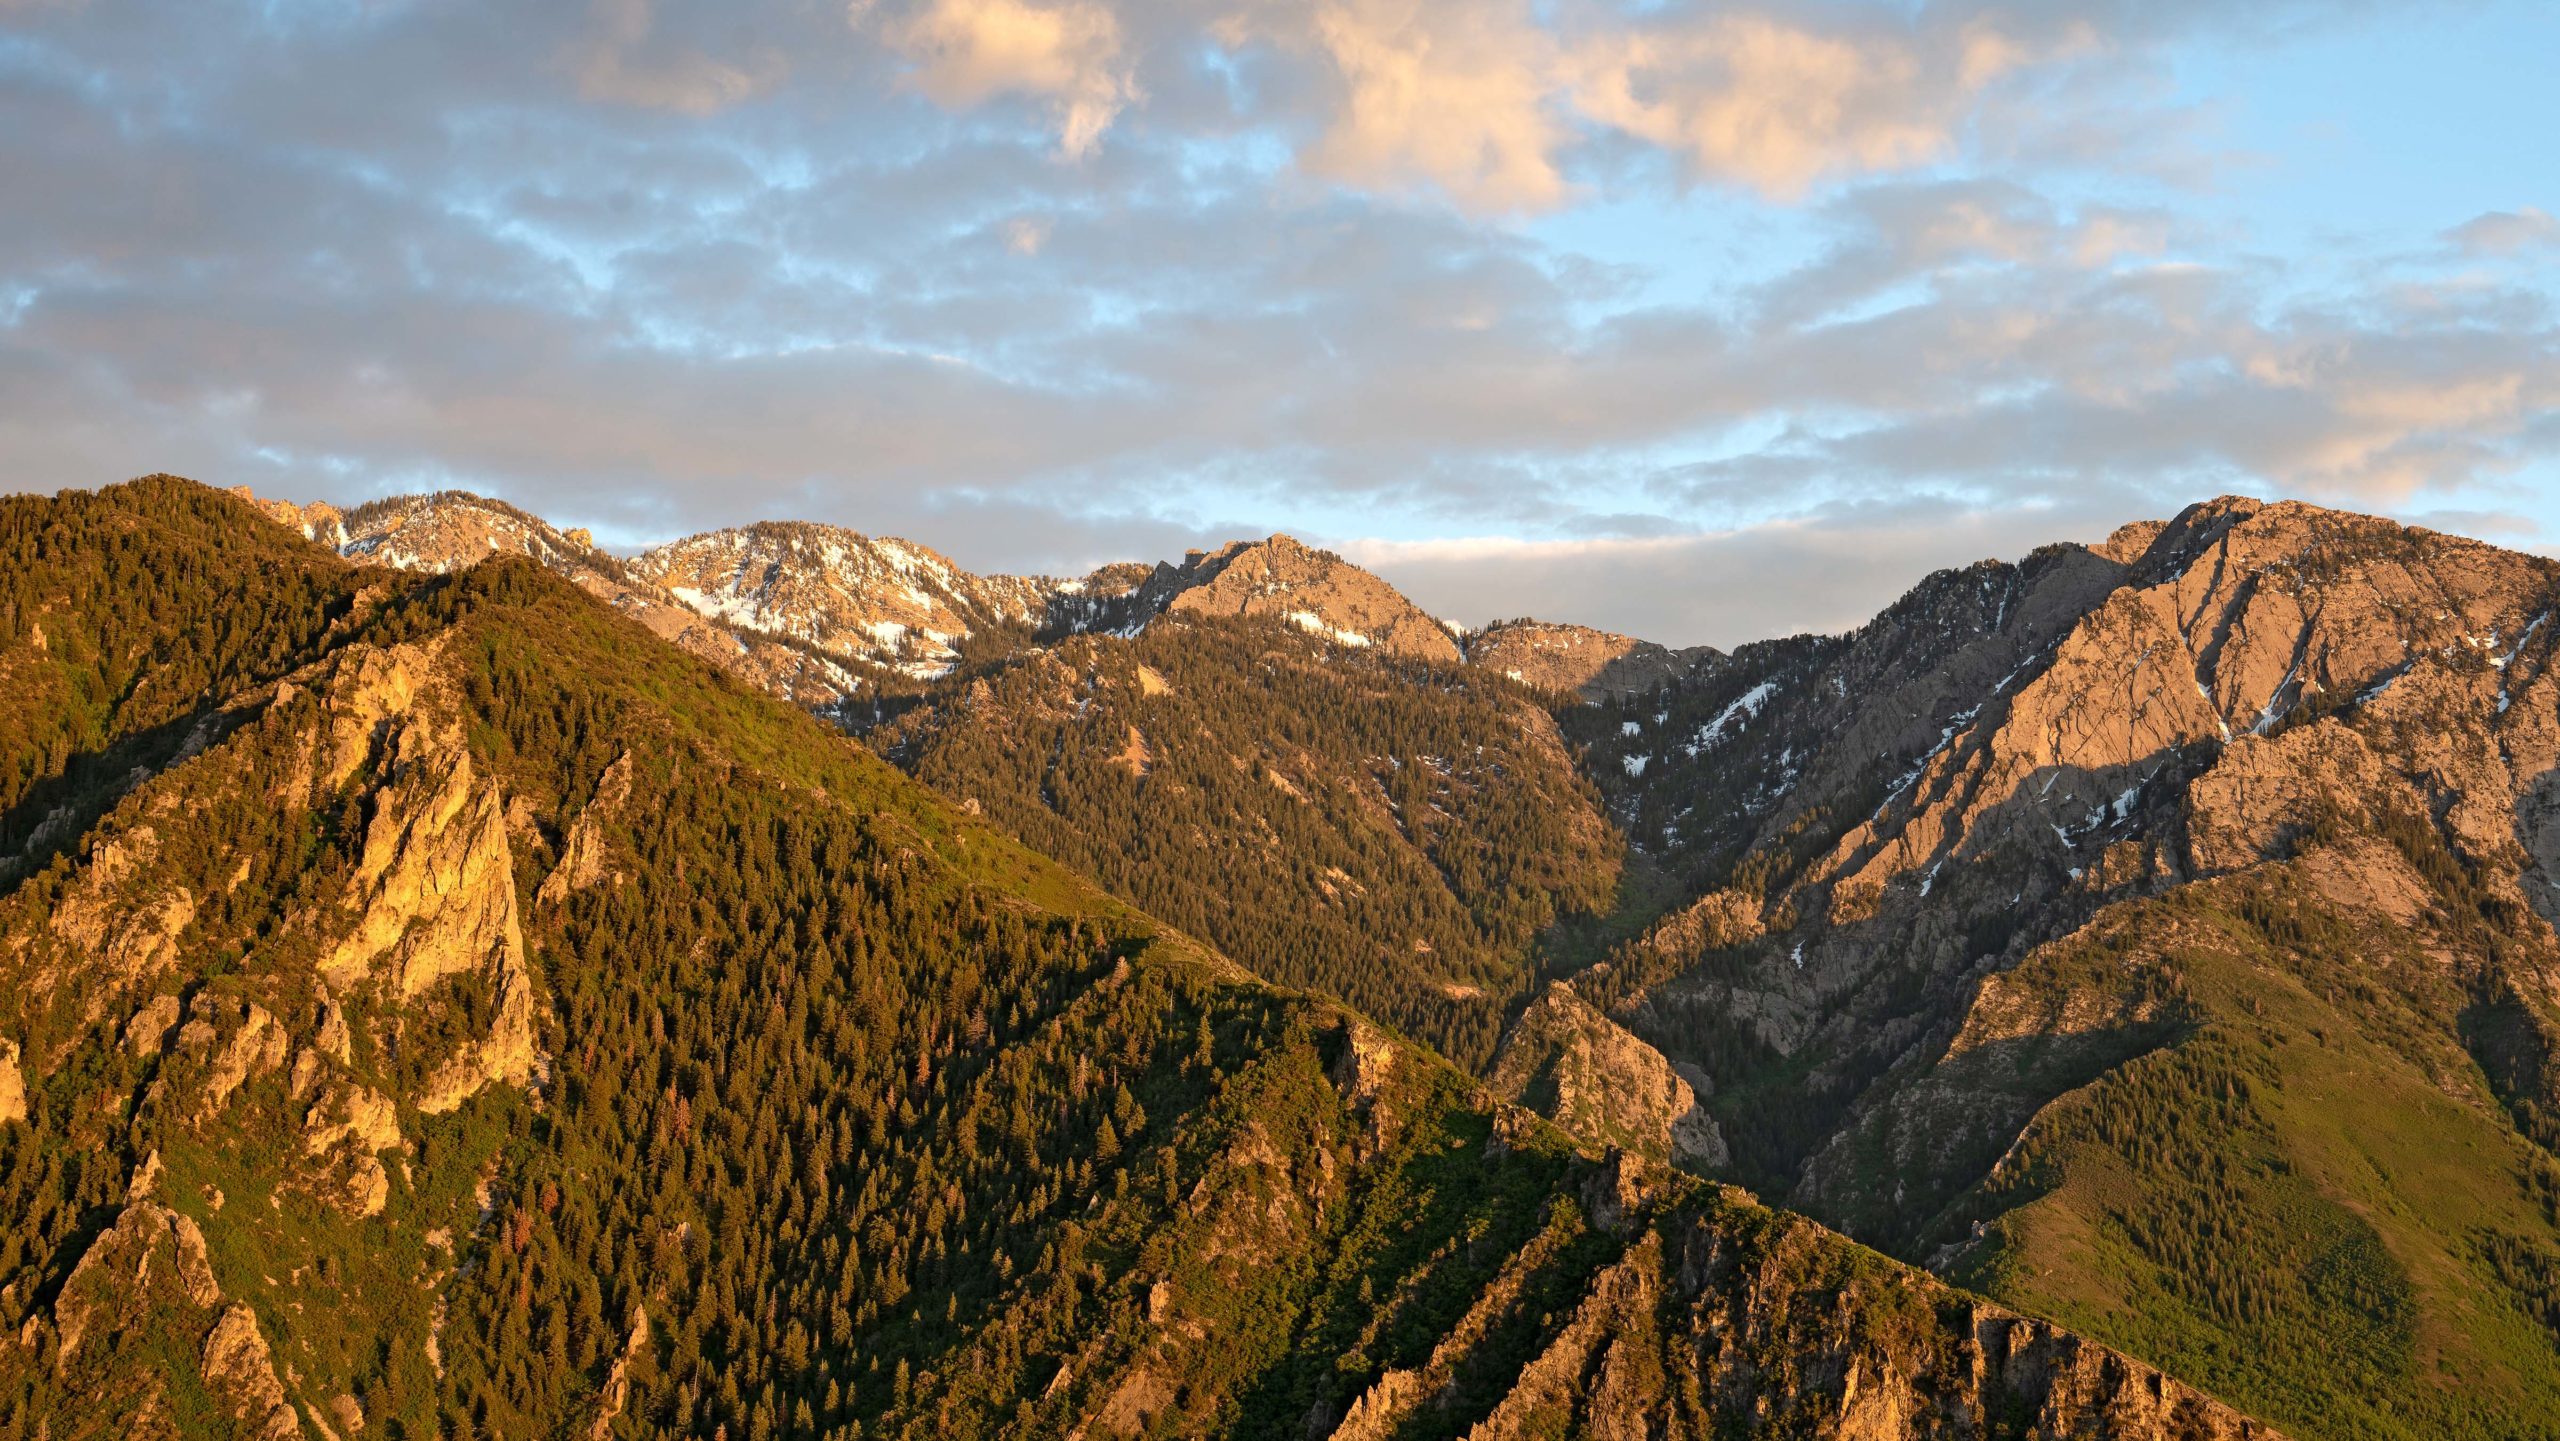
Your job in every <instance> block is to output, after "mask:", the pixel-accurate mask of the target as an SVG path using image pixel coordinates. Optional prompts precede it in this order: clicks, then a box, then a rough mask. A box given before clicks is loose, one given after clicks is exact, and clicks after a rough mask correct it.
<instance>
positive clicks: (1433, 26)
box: [0, 0, 2560, 642]
mask: <svg viewBox="0 0 2560 1441" xmlns="http://www.w3.org/2000/svg"><path fill="white" fill-rule="evenodd" d="M2390 13H2392V7H2390V6H2387V5H2384V4H2382V3H2380V0H2375V3H2373V4H2370V5H2366V6H2346V7H2340V6H2326V7H2313V6H2276V7H2269V6H2264V5H2251V6H2239V5H2222V4H2213V3H2207V0H2181V3H2172V4H2166V5H2163V4H2145V5H2135V4H2131V3H2129V0H2124V3H2114V4H2109V3H2079V4H2071V5H2051V4H2034V5H2029V4H2026V3H2023V0H2020V3H2016V4H2003V3H1991V0H1978V3H1965V4H1928V5H1920V6H1911V5H1904V4H1884V3H1854V0H1843V3H1837V4H1827V5H1823V6H1789V7H1770V8H1766V9H1754V8H1750V7H1743V6H1725V5H1716V6H1706V5H1699V6H1683V5H1676V4H1675V5H1669V6H1660V5H1653V6H1644V7H1639V8H1629V9H1618V8H1614V7H1609V6H1598V5H1593V6H1577V5H1564V6H1555V5H1547V4H1541V5H1539V6H1537V7H1534V8H1532V7H1530V6H1528V5H1526V4H1515V3H1509V0H1313V3H1297V0H1291V3H1285V4H1284V3H1280V0H1235V3H1232V4H1218V5H1209V6H1202V5H1198V4H1194V3H1184V4H1180V5H1175V4H1169V3H1161V0H864V3H858V4H855V5H852V6H849V7H848V6H844V5H841V4H838V3H834V0H830V3H826V4H802V3H794V4H787V5H785V4H740V5H724V6H710V5H695V4H677V3H672V0H594V3H592V4H590V5H587V6H584V7H532V8H530V9H528V8H526V7H519V6H505V5H499V4H496V3H494V0H441V3H434V4H428V3H413V4H400V3H378V4H368V5H361V6H359V5H338V4H307V5H286V6H246V5H238V6H235V5H229V4H221V3H215V4H208V5H205V6H201V7H186V8H183V9H179V10H171V9H169V8H168V7H157V6H148V5H144V4H141V3H139V0H133V3H128V0H88V3H86V4H68V3H63V4H48V5H36V6H28V5H24V4H21V5H16V6H10V7H7V8H5V9H0V194H5V195H8V196H11V197H13V198H15V197H35V200H34V201H33V202H32V203H24V204H18V205H15V206H14V208H13V212H12V220H11V223H10V224H9V225H8V226H5V227H0V476H4V477H5V480H0V483H5V484H10V485H14V486H19V487H25V488H39V489H42V488H52V487H55V486H60V485H90V484H96V483H98V482H100V481H102V480H107V479H113V478H117V477H120V476H123V475H127V474H133V473H138V472H141V471H147V470H156V469H173V470H180V471H184V472H189V473H194V474H198V475H201V476H203V477H204V478H206V479H209V480H217V481H222V482H225V483H237V482H246V483H250V484H253V485H255V486H257V487H258V488H260V489H261V490H264V491H273V492H280V493H283V494H287V495H293V496H300V497H311V496H328V497H333V498H337V499H341V500H345V499H356V498H362V497H363V496H365V495H369V494H376V493H381V492H383V491H386V490H391V489H399V488H417V487H425V486H437V485H446V484H460V485H467V486H473V487H477V488H481V489H485V490H492V491H496V492H499V493H502V494H505V495H507V496H508V497H509V498H511V499H515V500H517V501H518V502H520V503H523V504H526V505H528V506H531V507H534V508H536V509H539V510H543V511H546V512H549V513H553V514H555V515H557V516H558V517H559V518H561V519H562V520H563V521H564V522H565V523H585V524H590V525H594V526H596V527H597V528H598V529H599V531H600V533H603V534H606V535H608V536H618V537H620V538H621V539H623V540H625V541H627V542H637V541H642V540H649V539H655V538H660V537H663V536H666V535H670V534H674V533H677V532H680V531H683V530H687V529H693V528H699V527H703V526H708V525H715V524H728V523H735V522H738V521H742V520H745V519H749V518H753V517H757V516H767V515H798V516H807V517H811V518H818V519H828V520H835V521H840V522H843V523H848V524H852V525H856V526H860V527H863V528H865V529H870V530H875V531H882V532H904V533H909V534H913V535H916V536H917V537H919V538H921V539H924V540H927V541H930V542H932V543H935V544H937V545H940V546H942V547H944V548H946V549H949V550H951V551H953V552H954V553H955V554H956V555H958V557H959V558H960V559H961V560H963V561H964V562H965V563H968V564H972V565H975V566H979V567H982V568H992V567H1022V568H1059V569H1062V568H1073V567H1076V566H1080V565H1084V564H1089V563H1091V562H1093V561H1096V560H1100V559H1104V558H1118V557H1126V556H1131V555H1156V554H1163V553H1167V552H1170V551H1175V550H1178V549H1179V548H1180V546H1182V545H1183V544H1186V543H1197V542H1200V541H1205V540H1209V539H1214V538H1218V537H1220V536H1222V535H1225V534H1234V533H1244V532H1247V531H1265V530H1270V529H1274V528H1288V529H1292V530H1295V531H1298V532H1301V533H1306V534H1310V535H1311V536H1314V537H1316V538H1320V539H1330V540H1334V541H1337V542H1340V543H1343V544H1345V545H1347V546H1352V547H1353V548H1354V549H1356V550H1358V551H1359V552H1360V553H1362V554H1365V555H1369V556H1371V557H1372V558H1374V559H1376V560H1378V562H1379V563H1380V564H1381V565H1382V566H1383V567H1385V568H1386V569H1387V570H1388V572H1389V573H1390V574H1391V575H1393V576H1395V577H1396V578H1398V579H1399V580H1402V581H1406V582H1407V583H1409V584H1412V585H1414V586H1415V587H1416V589H1417V592H1418V593H1421V594H1423V595H1424V596H1425V598H1426V599H1427V600H1431V601H1432V602H1433V603H1434V604H1441V605H1444V606H1446V607H1448V608H1452V609H1455V610H1457V611H1458V612H1460V613H1461V614H1462V615H1463V616H1464V618H1467V619H1475V620H1480V619H1484V618H1487V616H1489V615H1491V614H1494V613H1497V612H1498V613H1505V614H1508V613H1514V612H1517V611H1522V610H1539V611H1544V612H1547V613H1550V614H1556V615H1560V616H1563V617H1566V618H1575V619H1586V620H1594V621H1597V622H1599V623H1604V624H1611V625H1615V626H1618V627H1620V628H1628V629H1636V630H1640V631H1644V632H1646V633H1648V634H1653V635H1656V636H1659V637H1660V638H1663V639H1666V640H1672V641H1687V640H1701V639H1714V640H1718V641H1724V642H1729V641H1732V640H1736V639H1740V638H1744V637H1745V636H1747V635H1749V634H1753V633H1760V632H1765V631H1768V630H1783V629H1793V628H1797V627H1800V626H1807V625H1825V626H1827V625H1833V624H1838V623H1845V622H1846V621H1848V620H1854V619H1855V618H1857V617H1858V616H1860V615H1863V614H1864V613H1866V612H1867V611H1868V610H1872V609H1873V608H1874V605H1873V602H1874V601H1875V600H1877V599H1879V598H1880V595H1879V594H1878V592H1879V588H1882V587H1891V588H1899V586H1900V585H1902V584H1906V583H1907V582H1908V581H1909V580H1910V579H1912V578H1913V577H1915V576H1916V575H1917V574H1918V572H1919V571H1920V570H1922V569H1925V568H1927V567H1928V566H1929V565H1933V564H1940V563H1952V562H1960V561H1964V560H1970V559H1974V558H1977V557H1978V556H1979V555H1981V554H1986V553H2003V552H2013V551H2015V550H2018V549H2023V548H2024V547H2026V546H2027V545H2031V544H2033V543H2036V542H2038V541H2041V540H2046V539H2052V538H2056V537H2058V536H2065V535H2074V534H2078V535H2088V536H2094V535H2096V534H2100V533H2103V531H2104V530H2105V529H2106V528H2108V527H2109V526H2112V525H2113V524H2114V523H2116V522H2118V521H2120V520H2123V519H2128V518H2132V517H2133V516H2135V515H2139V514H2144V513H2163V512H2165V511H2167V510H2172V509H2174V508H2175V507H2176V506H2177V505H2178V504H2181V503H2183V502H2185V501H2187V500H2191V499H2194V498H2197V497H2199V496H2202V495H2205V494H2210V493H2213V492H2217V491H2222V490H2230V489H2252V490H2261V491H2282V492H2285V493H2292V494H2301V495H2306V496H2311V497H2315V498H2320V499H2325V500H2329V501H2333V502H2339V503H2346V504H2354V505H2361V506H2367V507H2384V508H2393V509H2399V510H2404V511H2427V510H2464V511H2472V512H2478V513H2482V514H2489V513H2493V512H2495V513H2509V512H2512V513H2520V514H2523V515H2524V516H2526V517H2527V519H2526V521H2525V522H2523V523H2525V524H2528V525H2529V524H2531V523H2533V518H2534V517H2536V516H2538V515H2541V514H2543V512H2541V511H2539V510H2537V508H2536V507H2537V505H2538V504H2539V501H2538V499H2537V497H2536V494H2535V492H2537V491H2538V490H2542V489H2545V488H2548V487H2549V486H2550V485H2551V483H2552V477H2553V470H2552V465H2553V459H2554V456H2555V454H2560V423H2556V422H2555V421H2554V418H2553V417H2554V415H2555V413H2560V318H2556V317H2555V311H2554V296H2555V284H2554V270H2555V267H2556V266H2560V234H2555V231H2554V227H2553V222H2552V220H2551V217H2550V215H2549V214H2548V213H2547V212H2546V211H2545V210H2542V209H2538V208H2535V207H2534V206H2533V205H2532V204H2530V203H2527V202H2528V201H2529V200H2530V199H2531V198H2533V197H2532V196H2531V194H2530V190H2529V188H2528V189H2527V190H2525V191H2524V192H2522V193H2521V194H2520V193H2518V192H2516V191H2512V190H2507V189H2496V188H2493V189H2492V190H2489V191H2484V192H2483V193H2481V194H2480V195H2479V196H2478V198H2477V200H2476V201H2475V202H2474V203H2473V204H2471V205H2469V206H2467V207H2465V208H2463V209H2461V210H2459V211H2457V212H2455V213H2450V214H2434V213H2430V214H2426V215H2424V216H2421V217H2419V218H2418V219H2417V220H2416V222H2415V223H2414V224H2413V225H2412V227H2411V228H2410V235H2409V236H2408V237H2401V236H2381V237H2360V236H2352V235H2349V236H2336V237H2310V238H2303V237H2300V236H2294V237H2290V238H2288V239H2286V240H2285V241H2284V242H2283V243H2280V244H2269V243H2267V242H2266V240H2265V239H2264V237H2263V236H2262V235H2260V234H2258V233H2255V232H2253V229H2252V226H2251V225H2250V223H2249V216H2248V214H2247V211H2246V207H2245V206H2238V205H2236V202H2233V201H2231V200H2229V199H2228V198H2227V195H2226V193H2225V192H2223V191H2221V190H2217V189H2216V188H2215V187H2217V186H2221V185H2224V184H2225V182H2224V181H2222V180H2220V179H2218V178H2215V177H2220V176H2223V175H2225V174H2227V173H2229V172H2230V167H2231V166H2233V165H2235V164H2241V163H2243V162H2244V161H2246V159H2247V158H2246V157H2245V156H2244V157H2242V158H2241V160H2234V159H2233V158H2232V153H2230V152H2231V151H2232V150H2233V147H2222V148H2217V147H2216V146H2215V145H2213V144H2208V143H2204V142H2200V141H2199V142H2192V143H2191V142H2189V141H2187V140H2183V139H2179V138H2177V137H2181V136H2184V135H2187V134H2189V133H2190V132H2191V130H2192V127H2193V126H2195V125H2197V124H2199V123H2201V122H2199V121H2198V120H2197V116H2198V114H2199V109H2200V106H2199V102H2197V101H2196V100H2195V99H2194V98H2193V97H2191V96H2188V95H2186V94H2185V93H2183V92H2181V91H2179V90H2178V89H2177V88H2176V87H2175V86H2174V85H2172V84H2170V83H2168V82H2167V81H2166V80H2164V79H2163V77H2164V76H2166V75H2169V74H2171V73H2173V72H2174V70H2175V68H2176V66H2177V64H2179V63H2181V61H2182V59H2183V57H2186V56H2188V55H2189V54H2190V53H2192V52H2194V51H2196V50H2197V49H2198V47H2203V48H2204V49H2205V50H2207V51H2211V50H2213V49H2215V48H2216V47H2222V48H2230V47H2239V46H2282V45H2285V44H2290V43H2297V42H2298V36H2299V34H2301V33H2304V32H2313V33H2329V31H2330V30H2334V29H2335V28H2336V27H2341V26H2352V25H2357V24H2379V23H2383V21H2382V20H2381V19H2378V18H2376V17H2384V16H2387V15H2388V14H2390ZM2322 27H2329V29H2328V30H2324V29H2322ZM2300 43H2308V42H2300ZM2249 163H2255V162H2249ZM2199 176H2202V177H2206V178H2205V179H2204V180H2198V179H2197V177H2199ZM2199 186H2201V187H2202V188H2199ZM2235 215H2237V216H2238V218H2237V219H2235ZM2412 237H2413V238H2412ZM1448 536H1470V537H1485V536H1492V537H1499V538H1500V539H1499V541H1498V542H1492V543H1488V542H1475V543H1473V544H1472V545H1458V546H1453V545H1451V544H1449V543H1447V542H1446V541H1444V540H1442V539H1440V538H1443V537H1448ZM2518 536H2519V538H2523V539H2528V540H2529V539H2532V538H2533V536H2532V534H2531V533H2530V532H2519V533H2518ZM1861 556H1864V557H1866V558H1867V559H1866V561H1865V562H1864V563H1861V562H1860V560H1859V557H1861ZM1842 597H1850V598H1851V599H1849V600H1843V599H1842Z"/></svg>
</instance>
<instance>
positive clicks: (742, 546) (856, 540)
mask: <svg viewBox="0 0 2560 1441" xmlns="http://www.w3.org/2000/svg"><path fill="white" fill-rule="evenodd" d="M632 569H633V570H634V571H636V572H637V573H639V574H641V575H643V576H646V577H647V578H649V579H650V580H653V581H655V582H657V583H658V584H660V585H663V586H665V587H666V588H667V590H668V591H669V593H670V594H672V595H674V596H675V597H676V599H677V600H679V601H680V602H682V603H683V604H685V605H687V606H689V607H691V608H692V609H693V610H695V611H696V612H698V613H700V614H702V615H705V616H708V617H710V618H712V619H714V620H717V621H720V622H723V623H725V624H728V625H732V626H737V627H742V628H745V629H750V630H754V631H759V632H762V633H765V634H768V635H779V636H786V637H789V638H791V639H793V640H797V641H801V642H804V643H806V644H808V645H810V646H812V647H815V648H816V649H817V650H819V651H820V652H822V653H824V654H827V655H830V656H834V657H837V658H839V659H843V660H848V661H856V662H861V663H866V664H871V665H879V666H883V667H887V668H889V669H891V670H895V671H897V672H899V673H900V674H903V675H905V676H908V677H910V678H912V679H917V680H930V679H932V678H934V677H936V676H940V675H943V674H945V673H946V672H948V671H949V670H950V669H951V668H952V666H953V665H955V664H957V662H958V660H959V649H958V648H959V645H960V643H961V642H962V641H964V640H966V639H968V638H969V637H970V636H971V635H974V634H976V633H978V632H979V631H982V630H986V629H989V628H991V627H1003V626H1016V627H1022V628H1026V629H1027V628H1032V627H1036V626H1038V625H1039V624H1040V623H1041V622H1042V621H1043V620H1044V619H1045V618H1046V616H1047V611H1048V601H1049V597H1050V595H1051V594H1052V593H1053V592H1054V591H1055V590H1056V589H1057V582H1055V581H1051V580H1047V579H1043V578H1039V577H1022V576H981V575H973V574H971V573H970V572H968V571H965V570H962V569H961V568H960V567H959V566H957V565H955V564H953V563H952V562H951V560H950V558H949V557H947V556H944V555H942V554H941V553H940V552H938V551H934V550H932V549H929V548H927V547H925V546H921V545H918V544H916V543H914V542H913V541H906V540H899V539H897V538H895V537H880V538H877V539H875V538H873V537H870V536H866V535H863V534H861V533H860V532H857V531H852V530H846V529H843V528H841V527H837V526H831V525H818V524H814V523H810V522H806V521H760V522H757V523H756V524H754V525H749V526H745V527H742V528H738V529H733V530H715V531H709V532H706V533H704V534H701V535H693V536H687V537H685V538H684V539H682V540H678V541H672V542H670V543H668V544H666V545H662V546H659V547H658V548H657V549H655V550H651V551H648V552H647V553H645V554H643V555H641V556H640V557H639V558H637V559H636V560H634V561H633V562H632Z"/></svg>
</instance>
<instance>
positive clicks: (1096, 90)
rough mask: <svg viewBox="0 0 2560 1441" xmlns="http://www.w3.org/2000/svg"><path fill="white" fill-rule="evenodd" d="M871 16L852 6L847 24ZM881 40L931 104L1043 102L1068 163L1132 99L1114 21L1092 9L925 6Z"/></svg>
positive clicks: (1008, 3)
mask: <svg viewBox="0 0 2560 1441" xmlns="http://www.w3.org/2000/svg"><path fill="white" fill-rule="evenodd" d="M870 11H871V5H870V0H855V4H854V6H853V8H852V11H851V16H852V19H853V20H854V22H855V23H856V24H857V25H859V24H861V23H863V22H864V21H865V20H866V19H868V18H869V15H870ZM886 34H887V39H888V41H889V43H890V44H891V45H892V46H894V47H895V48H896V49H897V50H898V51H899V52H900V53H901V54H903V55H904V56H906V57H907V59H908V60H909V61H911V62H913V63H914V65H915V66H916V72H915V82H916V85H917V88H919V89H921V90H922V91H923V92H924V93H925V94H926V95H928V96H930V97H932V99H933V100H934V102H935V103H936V104H939V105H944V106H968V105H976V104H979V103H980V102H982V101H985V100H988V99H990V98H992V97H994V96H998V95H1028V96H1034V97H1037V98H1039V99H1043V100H1046V101H1048V102H1049V103H1050V104H1051V106H1052V107H1053V108H1054V110H1055V112H1056V115H1057V125H1058V145H1059V148H1060V149H1061V150H1063V151H1065V152H1066V153H1067V154H1068V155H1070V156H1081V155H1084V154H1087V153H1088V152H1090V151H1091V150H1092V149H1093V147H1094V145H1095V144H1096V143H1097V142H1099V141H1100V140H1101V138H1102V133H1103V131H1105V130H1107V129H1108V128H1110V125H1111V122H1112V120H1113V118H1114V117H1116V116H1118V115H1119V113H1120V112H1121V110H1122V109H1123V108H1124V107H1126V106H1127V105H1128V104H1129V102H1130V101H1132V100H1134V99H1136V98H1137V96H1138V92H1137V88H1136V86H1135V83H1134V82H1133V81H1132V79H1131V77H1130V73H1129V68H1128V64H1127V61H1126V58H1125V57H1124V56H1123V55H1122V54H1121V45H1120V21H1119V17H1118V16H1117V15H1115V14H1114V13H1113V12H1112V11H1111V10H1110V9H1109V8H1108V7H1107V6H1104V5H1102V4H1100V3H1097V0H1062V3H1057V4H1039V3H1034V0H929V3H927V4H926V5H925V6H924V7H923V8H922V9H921V10H919V11H917V12H915V13H914V14H912V15H910V16H908V17H906V18H905V19H904V20H902V21H894V22H892V23H890V24H889V26H888V28H887V32H886Z"/></svg>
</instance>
